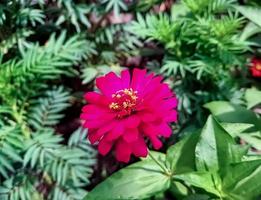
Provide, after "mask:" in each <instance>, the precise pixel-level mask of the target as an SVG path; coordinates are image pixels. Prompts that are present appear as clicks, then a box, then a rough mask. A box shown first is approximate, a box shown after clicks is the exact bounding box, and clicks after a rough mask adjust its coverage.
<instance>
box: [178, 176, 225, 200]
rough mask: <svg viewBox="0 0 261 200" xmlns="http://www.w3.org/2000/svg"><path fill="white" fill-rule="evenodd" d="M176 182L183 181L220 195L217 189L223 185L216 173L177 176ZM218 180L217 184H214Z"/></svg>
mask: <svg viewBox="0 0 261 200" xmlns="http://www.w3.org/2000/svg"><path fill="white" fill-rule="evenodd" d="M175 180H182V181H185V182H186V183H188V184H191V185H193V186H195V187H198V188H202V189H204V190H205V191H207V192H210V193H212V194H215V195H217V196H219V195H220V192H219V190H218V189H217V188H216V187H217V186H218V185H220V184H221V180H220V178H219V176H218V175H217V174H216V173H209V172H189V173H185V174H180V175H176V176H175ZM215 180H216V182H214V181H215Z"/></svg>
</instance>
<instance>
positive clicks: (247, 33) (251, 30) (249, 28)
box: [240, 22, 261, 41]
mask: <svg viewBox="0 0 261 200" xmlns="http://www.w3.org/2000/svg"><path fill="white" fill-rule="evenodd" d="M260 32H261V27H260V26H257V25H256V24H254V23H252V22H248V24H247V25H246V26H245V28H244V30H243V31H242V33H241V35H240V40H242V41H244V40H247V39H249V38H250V37H252V36H253V35H255V34H257V33H260Z"/></svg>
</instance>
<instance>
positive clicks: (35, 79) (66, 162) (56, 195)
mask: <svg viewBox="0 0 261 200" xmlns="http://www.w3.org/2000/svg"><path fill="white" fill-rule="evenodd" d="M6 41H7V40H6ZM2 44H3V49H5V51H4V52H3V54H1V64H0V75H1V78H0V88H1V95H0V102H1V107H0V146H1V149H0V163H1V164H0V180H1V185H0V199H11V200H15V199H22V200H25V199H28V200H29V199H32V198H33V199H57V200H58V199H82V197H83V196H84V195H85V194H86V190H85V189H84V187H85V186H86V185H87V184H89V177H90V175H91V173H92V166H93V165H94V164H95V163H96V160H95V154H96V153H95V151H94V150H93V149H92V148H91V147H90V145H89V143H88V142H87V141H86V140H85V138H86V134H87V133H86V131H85V130H82V129H81V128H79V129H78V130H76V131H75V132H74V133H73V134H72V135H71V137H70V139H69V141H68V144H66V143H65V142H64V139H63V138H62V137H61V136H59V135H57V134H56V130H55V128H54V126H55V125H57V124H58V123H59V122H60V120H61V119H62V118H63V117H64V114H62V112H63V111H64V110H65V109H66V108H68V107H69V106H70V105H71V103H70V101H71V100H70V99H71V94H70V92H69V90H68V91H67V90H66V89H65V88H64V87H62V86H59V87H58V86H55V85H57V83H59V79H60V77H61V76H73V75H76V74H77V73H78V72H77V71H76V70H75V69H74V68H73V67H72V66H74V65H76V64H78V63H80V61H82V60H83V59H84V58H86V57H87V56H88V55H89V53H90V49H89V47H88V41H87V40H85V39H84V38H83V37H82V36H79V35H75V36H72V37H69V38H67V37H66V34H65V32H62V33H61V34H60V35H59V36H58V37H56V36H55V34H53V35H52V36H51V37H50V38H49V39H48V42H46V44H45V45H44V46H42V45H39V44H37V43H31V42H27V43H26V45H25V46H23V47H21V48H20V49H19V51H18V53H17V54H16V56H13V57H11V58H10V51H9V50H12V49H13V48H14V47H15V45H16V44H17V43H16V42H15V41H14V42H11V43H8V42H6V43H2ZM54 81H55V82H56V83H55V82H54ZM50 85H51V86H50ZM62 142H63V143H62Z"/></svg>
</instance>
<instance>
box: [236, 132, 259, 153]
mask: <svg viewBox="0 0 261 200" xmlns="http://www.w3.org/2000/svg"><path fill="white" fill-rule="evenodd" d="M239 137H240V138H241V139H243V140H244V141H246V142H247V143H248V144H250V145H251V146H252V147H254V148H255V149H257V150H261V132H260V131H257V132H253V133H242V134H239Z"/></svg>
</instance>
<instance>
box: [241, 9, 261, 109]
mask: <svg viewBox="0 0 261 200" xmlns="http://www.w3.org/2000/svg"><path fill="white" fill-rule="evenodd" d="M260 12H261V11H260ZM260 19H261V16H260ZM245 98H246V101H247V108H248V109H249V108H253V107H254V106H256V105H258V104H260V103H261V91H259V90H257V89H255V88H251V89H247V90H246V93H245Z"/></svg>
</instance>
